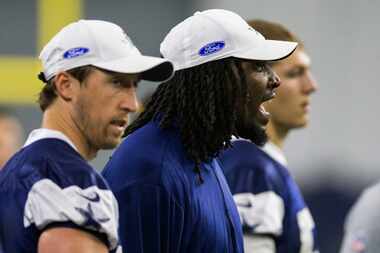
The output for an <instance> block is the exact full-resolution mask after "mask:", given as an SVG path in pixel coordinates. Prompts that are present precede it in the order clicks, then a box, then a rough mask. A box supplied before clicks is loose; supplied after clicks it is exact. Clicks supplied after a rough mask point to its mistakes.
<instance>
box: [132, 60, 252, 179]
mask: <svg viewBox="0 0 380 253" xmlns="http://www.w3.org/2000/svg"><path fill="white" fill-rule="evenodd" d="M246 93H247V84H246V80H245V75H244V70H243V69H242V66H241V60H238V59H236V58H225V59H222V60H218V61H212V62H208V63H205V64H202V65H199V66H195V67H192V68H189V69H184V70H179V71H177V72H176V73H175V75H174V77H173V78H172V79H171V80H169V81H167V82H165V83H162V84H160V85H159V86H158V88H157V90H156V91H155V92H154V93H153V95H152V97H151V99H150V101H149V102H148V103H147V105H146V109H145V110H144V111H143V112H142V113H141V114H140V116H139V117H138V118H137V119H136V120H135V121H134V122H133V123H132V124H131V125H130V126H129V127H128V128H127V129H126V132H125V135H128V134H131V133H133V132H134V131H135V130H137V129H138V128H140V127H142V126H143V125H145V124H146V123H148V122H149V121H150V120H152V119H154V118H156V117H157V116H160V117H159V118H157V119H159V125H160V127H161V129H167V128H170V127H173V123H174V122H175V126H176V127H178V128H179V131H180V136H181V141H182V143H183V145H184V148H185V151H186V154H187V156H188V157H189V158H190V159H191V160H192V161H194V162H195V171H196V172H197V173H198V175H199V176H200V166H199V165H200V163H201V162H208V161H210V160H211V158H213V157H215V156H217V154H218V153H219V151H220V150H221V149H223V148H227V147H229V146H231V143H230V138H231V135H232V134H233V133H235V129H236V127H235V122H236V118H237V109H236V108H237V106H236V105H237V102H239V103H240V101H241V102H242V103H244V104H245V101H246ZM200 181H201V182H202V178H201V177H200Z"/></svg>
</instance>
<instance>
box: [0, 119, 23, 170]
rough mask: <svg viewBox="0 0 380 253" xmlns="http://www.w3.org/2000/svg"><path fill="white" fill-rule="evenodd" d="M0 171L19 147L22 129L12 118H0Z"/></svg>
mask: <svg viewBox="0 0 380 253" xmlns="http://www.w3.org/2000/svg"><path fill="white" fill-rule="evenodd" d="M0 133H1V134H0V169H1V168H2V167H3V166H4V165H5V163H6V162H7V161H8V159H9V158H10V157H11V156H12V155H13V154H14V153H16V152H17V150H18V149H19V148H20V146H21V138H22V129H21V126H20V125H19V123H18V122H17V121H15V120H14V119H12V118H0Z"/></svg>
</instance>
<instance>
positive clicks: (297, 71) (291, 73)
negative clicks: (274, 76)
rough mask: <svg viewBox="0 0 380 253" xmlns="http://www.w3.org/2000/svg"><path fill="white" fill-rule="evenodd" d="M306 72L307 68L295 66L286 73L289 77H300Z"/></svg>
mask: <svg viewBox="0 0 380 253" xmlns="http://www.w3.org/2000/svg"><path fill="white" fill-rule="evenodd" d="M304 73H305V69H303V68H295V69H292V70H290V71H288V72H287V73H286V74H285V75H286V77H287V78H298V77H301V76H302V75H303V74H304Z"/></svg>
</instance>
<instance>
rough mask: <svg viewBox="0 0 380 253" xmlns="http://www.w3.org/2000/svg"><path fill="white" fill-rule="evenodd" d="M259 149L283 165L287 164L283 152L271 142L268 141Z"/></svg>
mask: <svg viewBox="0 0 380 253" xmlns="http://www.w3.org/2000/svg"><path fill="white" fill-rule="evenodd" d="M261 149H262V150H264V151H265V153H267V154H268V155H269V156H270V157H272V158H273V159H274V160H276V161H277V162H279V163H280V164H281V165H283V166H285V167H286V166H287V165H288V161H287V160H286V157H285V154H284V152H282V150H281V149H280V148H279V147H278V146H276V144H274V143H273V142H270V141H268V142H267V143H265V145H264V146H263V147H262V148H261Z"/></svg>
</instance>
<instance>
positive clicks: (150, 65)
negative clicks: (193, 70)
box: [92, 55, 174, 82]
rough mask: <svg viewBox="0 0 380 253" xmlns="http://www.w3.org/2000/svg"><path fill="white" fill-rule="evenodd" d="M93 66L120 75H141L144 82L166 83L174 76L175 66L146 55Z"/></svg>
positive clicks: (167, 61) (164, 60)
mask: <svg viewBox="0 0 380 253" xmlns="http://www.w3.org/2000/svg"><path fill="white" fill-rule="evenodd" d="M92 65H94V66H96V67H99V68H102V69H106V70H109V71H114V72H119V73H126V74H139V73H141V79H142V80H148V81H155V82H163V81H166V80H168V79H170V78H171V77H172V76H173V74H174V66H173V64H172V63H171V62H170V61H169V60H167V59H163V58H159V57H151V56H145V55H134V56H129V57H128V58H122V59H118V60H115V61H108V62H103V63H95V64H92Z"/></svg>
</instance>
